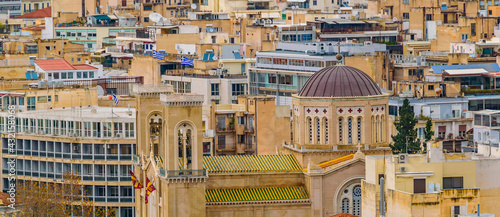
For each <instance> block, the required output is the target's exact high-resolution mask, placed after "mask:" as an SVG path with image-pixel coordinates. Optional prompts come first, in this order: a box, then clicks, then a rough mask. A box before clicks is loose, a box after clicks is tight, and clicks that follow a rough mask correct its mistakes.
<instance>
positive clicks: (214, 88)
mask: <svg viewBox="0 0 500 217" xmlns="http://www.w3.org/2000/svg"><path fill="white" fill-rule="evenodd" d="M210 86H211V93H212V96H218V95H219V84H210Z"/></svg>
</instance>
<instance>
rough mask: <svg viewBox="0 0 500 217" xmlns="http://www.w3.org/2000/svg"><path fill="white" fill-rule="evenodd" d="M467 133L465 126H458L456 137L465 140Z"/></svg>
mask: <svg viewBox="0 0 500 217" xmlns="http://www.w3.org/2000/svg"><path fill="white" fill-rule="evenodd" d="M466 132H467V125H459V126H458V136H460V137H462V138H465V136H466Z"/></svg>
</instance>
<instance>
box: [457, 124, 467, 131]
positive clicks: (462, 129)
mask: <svg viewBox="0 0 500 217" xmlns="http://www.w3.org/2000/svg"><path fill="white" fill-rule="evenodd" d="M458 131H467V125H459V126H458Z"/></svg>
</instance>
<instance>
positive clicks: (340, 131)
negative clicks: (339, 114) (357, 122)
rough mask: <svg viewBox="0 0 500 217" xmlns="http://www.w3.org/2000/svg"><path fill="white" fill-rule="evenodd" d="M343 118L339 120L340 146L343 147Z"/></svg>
mask: <svg viewBox="0 0 500 217" xmlns="http://www.w3.org/2000/svg"><path fill="white" fill-rule="evenodd" d="M342 121H343V120H342V118H339V145H342V139H343V138H342V135H343V133H342Z"/></svg>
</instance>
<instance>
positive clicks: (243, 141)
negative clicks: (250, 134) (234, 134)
mask: <svg viewBox="0 0 500 217" xmlns="http://www.w3.org/2000/svg"><path fill="white" fill-rule="evenodd" d="M238 143H240V144H244V143H245V135H238Z"/></svg>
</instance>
